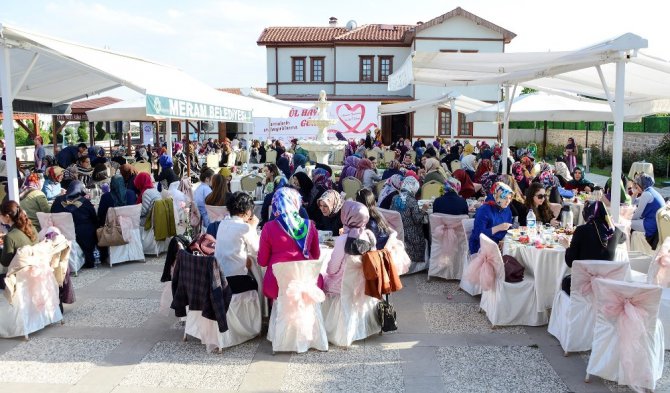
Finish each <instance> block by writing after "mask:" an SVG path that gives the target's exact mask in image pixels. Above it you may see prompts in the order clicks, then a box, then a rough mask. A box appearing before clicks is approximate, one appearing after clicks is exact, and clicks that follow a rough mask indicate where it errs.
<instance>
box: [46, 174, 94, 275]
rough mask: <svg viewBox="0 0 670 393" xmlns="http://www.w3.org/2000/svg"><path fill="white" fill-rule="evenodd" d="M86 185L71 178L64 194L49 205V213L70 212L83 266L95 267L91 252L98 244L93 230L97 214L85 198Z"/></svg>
mask: <svg viewBox="0 0 670 393" xmlns="http://www.w3.org/2000/svg"><path fill="white" fill-rule="evenodd" d="M85 195H86V187H85V186H84V183H82V182H80V181H79V180H73V181H72V182H71V183H70V185H69V186H68V188H67V192H66V193H65V195H61V196H59V197H58V198H56V200H55V201H54V203H53V204H52V205H51V213H70V214H72V219H73V220H74V231H75V235H76V240H77V244H79V247H80V248H81V250H82V251H83V252H84V259H85V263H84V268H93V267H95V258H94V257H93V252H94V251H95V246H96V244H98V238H97V235H96V232H95V230H96V229H97V228H98V216H97V214H96V213H95V208H94V207H93V204H91V201H89V200H88V198H86V196H85Z"/></svg>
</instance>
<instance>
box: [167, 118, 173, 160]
mask: <svg viewBox="0 0 670 393" xmlns="http://www.w3.org/2000/svg"><path fill="white" fill-rule="evenodd" d="M165 143H167V154H168V156H170V157H172V118H171V117H168V118H167V121H166V122H165Z"/></svg>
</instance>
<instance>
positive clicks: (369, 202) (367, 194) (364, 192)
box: [356, 188, 391, 233]
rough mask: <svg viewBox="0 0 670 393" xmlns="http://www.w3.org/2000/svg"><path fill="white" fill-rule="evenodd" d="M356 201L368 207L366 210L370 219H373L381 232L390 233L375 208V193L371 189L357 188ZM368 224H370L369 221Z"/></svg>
mask: <svg viewBox="0 0 670 393" xmlns="http://www.w3.org/2000/svg"><path fill="white" fill-rule="evenodd" d="M356 202H360V203H362V204H364V205H365V207H367V208H368V211H369V212H370V221H372V220H375V221H376V222H377V226H378V227H379V229H380V230H381V231H382V232H384V233H391V228H390V227H389V225H388V223H387V222H386V220H385V219H384V216H382V215H381V213H379V210H377V204H376V201H375V194H373V193H372V191H370V190H368V189H367V188H361V189H360V190H358V192H357V193H356ZM368 225H370V223H369V221H368Z"/></svg>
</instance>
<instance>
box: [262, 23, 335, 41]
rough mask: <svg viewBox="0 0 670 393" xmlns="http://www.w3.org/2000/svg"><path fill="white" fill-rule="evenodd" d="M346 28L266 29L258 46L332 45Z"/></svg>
mask: <svg viewBox="0 0 670 393" xmlns="http://www.w3.org/2000/svg"><path fill="white" fill-rule="evenodd" d="M343 33H347V29H346V28H344V27H266V28H265V30H263V32H262V33H261V36H260V37H258V41H257V43H258V45H268V44H290V43H294V44H305V43H332V42H333V39H335V37H337V36H338V35H340V34H343Z"/></svg>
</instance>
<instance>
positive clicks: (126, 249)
mask: <svg viewBox="0 0 670 393" xmlns="http://www.w3.org/2000/svg"><path fill="white" fill-rule="evenodd" d="M141 210H142V205H130V206H121V207H114V208H111V209H109V210H108V211H107V220H108V221H110V222H115V223H116V225H119V226H121V228H122V232H123V231H124V230H128V231H129V232H130V233H129V236H128V238H129V240H130V241H129V242H128V244H124V245H121V246H110V247H109V266H110V267H112V266H114V265H115V264H117V263H121V262H128V261H145V259H144V248H143V247H142V232H141V231H142V229H141V228H140V212H141ZM124 238H126V236H125V234H124Z"/></svg>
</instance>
